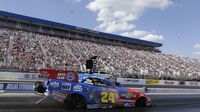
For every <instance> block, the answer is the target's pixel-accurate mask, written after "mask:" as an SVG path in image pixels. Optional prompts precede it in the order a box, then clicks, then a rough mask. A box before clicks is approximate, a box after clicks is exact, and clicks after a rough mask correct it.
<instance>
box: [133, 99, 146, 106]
mask: <svg viewBox="0 0 200 112" xmlns="http://www.w3.org/2000/svg"><path fill="white" fill-rule="evenodd" d="M145 106H146V99H145V98H144V97H142V98H139V99H138V100H137V101H136V103H135V107H145Z"/></svg>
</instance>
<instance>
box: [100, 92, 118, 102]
mask: <svg viewBox="0 0 200 112" xmlns="http://www.w3.org/2000/svg"><path fill="white" fill-rule="evenodd" d="M115 102H116V101H115V92H107V91H102V92H101V103H115Z"/></svg>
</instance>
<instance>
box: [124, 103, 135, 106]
mask: <svg viewBox="0 0 200 112" xmlns="http://www.w3.org/2000/svg"><path fill="white" fill-rule="evenodd" d="M134 106H135V105H134V103H124V107H134Z"/></svg>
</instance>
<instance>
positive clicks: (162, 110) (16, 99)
mask: <svg viewBox="0 0 200 112" xmlns="http://www.w3.org/2000/svg"><path fill="white" fill-rule="evenodd" d="M149 96H150V98H151V99H152V102H153V106H152V107H148V108H115V109H93V110H67V109H65V108H64V105H62V104H61V103H59V102H56V101H54V100H51V99H45V100H44V101H42V102H41V103H39V104H35V103H36V102H37V101H38V100H40V99H41V98H43V97H42V96H39V95H36V94H34V93H25V94H24V93H18V94H13V93H10V94H0V112H200V95H198V94H196V95H190V94H187V95H167V94H165V95H149Z"/></svg>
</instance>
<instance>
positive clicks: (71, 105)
mask: <svg viewBox="0 0 200 112" xmlns="http://www.w3.org/2000/svg"><path fill="white" fill-rule="evenodd" d="M64 103H65V104H66V108H67V109H75V108H76V109H86V107H87V106H86V102H85V98H84V97H83V96H82V95H79V94H72V95H70V96H69V97H68V98H66V99H65V101H64Z"/></svg>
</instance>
